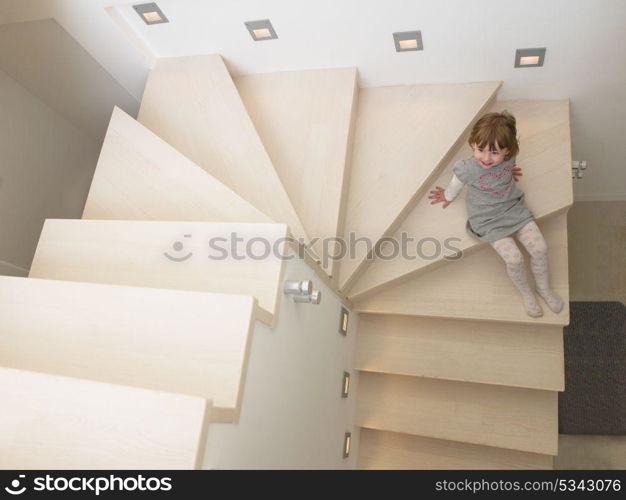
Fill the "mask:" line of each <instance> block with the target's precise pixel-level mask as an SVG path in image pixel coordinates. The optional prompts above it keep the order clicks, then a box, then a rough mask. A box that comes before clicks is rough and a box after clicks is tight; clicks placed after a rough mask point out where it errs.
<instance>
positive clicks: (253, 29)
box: [244, 19, 278, 42]
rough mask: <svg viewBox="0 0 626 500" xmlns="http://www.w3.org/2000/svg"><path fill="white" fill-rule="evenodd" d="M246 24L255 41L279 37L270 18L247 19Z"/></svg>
mask: <svg viewBox="0 0 626 500" xmlns="http://www.w3.org/2000/svg"><path fill="white" fill-rule="evenodd" d="M244 24H245V25H246V28H248V31H249V32H250V36H252V39H253V40H254V41H255V42H260V41H262V40H273V39H274V38H278V35H277V34H276V31H274V27H273V26H272V23H270V20H269V19H262V20H260V21H246V22H245V23H244Z"/></svg>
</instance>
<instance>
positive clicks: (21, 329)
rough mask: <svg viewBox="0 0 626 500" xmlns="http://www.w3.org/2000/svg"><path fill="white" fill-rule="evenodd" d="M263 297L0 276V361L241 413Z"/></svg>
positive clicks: (229, 414) (221, 413)
mask: <svg viewBox="0 0 626 500" xmlns="http://www.w3.org/2000/svg"><path fill="white" fill-rule="evenodd" d="M254 308H255V301H254V298H252V297H248V296H242V295H223V294H213V293H200V292H188V291H181V290H163V289H157V288H139V287H125V286H115V285H99V284H92V283H77V282H70V281H55V280H42V279H32V278H8V277H0V317H2V322H0V365H1V366H6V367H10V368H15V369H23V370H32V371H38V372H45V373H50V374H56V375H64V376H68V377H76V378H84V379H89V380H93V381H99V382H105V383H111V384H120V385H128V386H132V387H142V388H145V389H152V390H157V391H165V392H175V393H180V394H189V395H194V396H200V397H203V398H205V399H210V400H212V401H213V407H214V410H213V412H212V420H213V421H216V422H233V421H236V420H237V418H238V415H239V410H240V407H241V399H242V396H243V385H244V381H245V373H246V369H247V363H248V357H249V349H250V345H251V331H252V328H253V324H254V322H253V319H254V316H253V314H254Z"/></svg>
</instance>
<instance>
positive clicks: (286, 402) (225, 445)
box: [204, 260, 359, 469]
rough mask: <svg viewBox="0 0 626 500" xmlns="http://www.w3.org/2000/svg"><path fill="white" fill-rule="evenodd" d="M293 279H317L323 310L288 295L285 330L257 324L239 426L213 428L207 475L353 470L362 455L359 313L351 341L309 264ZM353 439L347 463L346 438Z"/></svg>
mask: <svg viewBox="0 0 626 500" xmlns="http://www.w3.org/2000/svg"><path fill="white" fill-rule="evenodd" d="M285 279H292V280H303V279H311V280H313V283H314V285H315V288H317V289H321V290H322V303H321V304H319V305H312V304H296V303H294V302H293V298H292V297H291V296H285V295H283V299H282V301H281V307H280V311H279V317H278V324H277V326H276V328H274V329H271V328H269V327H267V326H265V325H263V324H261V323H259V322H257V324H256V327H255V331H254V334H253V341H252V349H251V356H250V364H249V368H248V375H247V379H246V384H245V389H244V399H243V406H242V411H241V418H240V421H239V423H238V424H211V426H210V428H209V436H208V440H207V449H206V455H205V460H204V467H205V468H207V469H353V468H355V466H356V458H357V455H358V434H359V433H358V428H356V427H353V426H352V422H354V409H355V395H356V390H357V385H358V384H357V380H356V379H357V377H356V372H353V371H352V370H351V367H352V366H353V353H354V346H355V340H356V338H355V337H356V328H357V321H356V320H357V315H356V313H352V314H351V315H350V322H349V325H348V330H349V331H348V335H347V336H343V335H340V334H339V332H338V329H339V316H340V311H341V303H340V301H339V300H338V299H337V298H336V297H335V296H334V295H333V294H332V292H331V291H330V289H328V288H326V287H325V286H324V285H323V284H322V283H321V282H320V280H318V279H317V278H316V277H315V275H314V273H313V272H312V270H311V269H310V268H309V267H308V266H307V265H306V264H304V263H303V262H301V261H299V260H297V261H296V260H294V261H291V262H288V263H287V266H286V271H285ZM344 370H345V371H348V372H351V375H352V377H351V390H350V397H349V398H347V399H342V398H341V394H340V393H341V382H342V377H343V372H344ZM346 432H351V433H352V450H351V452H350V457H349V458H347V459H343V456H342V450H343V448H342V446H343V440H344V434H345V433H346Z"/></svg>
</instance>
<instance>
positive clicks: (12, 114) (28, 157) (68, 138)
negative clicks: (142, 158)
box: [0, 71, 99, 275]
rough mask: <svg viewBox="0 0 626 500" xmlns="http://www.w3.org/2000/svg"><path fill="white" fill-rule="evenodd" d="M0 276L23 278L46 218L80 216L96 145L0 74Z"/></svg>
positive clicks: (92, 170)
mask: <svg viewBox="0 0 626 500" xmlns="http://www.w3.org/2000/svg"><path fill="white" fill-rule="evenodd" d="M0 110H2V112H1V113H0V273H2V274H13V275H15V274H17V275H20V274H22V275H25V274H27V270H28V268H29V267H30V264H31V261H32V258H33V255H34V253H35V248H36V245H37V241H38V239H39V233H40V232H41V228H42V226H43V222H44V220H45V219H46V218H80V216H81V214H82V209H83V206H84V203H85V199H86V197H87V193H88V190H89V184H90V182H91V177H92V176H93V172H94V169H95V166H96V163H97V160H98V154H99V149H98V147H97V145H96V143H95V142H94V141H93V140H92V139H91V138H90V137H89V136H88V135H86V134H85V133H84V132H83V131H82V130H79V129H77V128H76V127H74V126H73V125H72V124H70V123H69V122H68V121H67V120H66V119H65V118H63V117H62V116H61V115H59V114H58V113H57V112H55V111H53V110H52V109H51V108H49V107H48V106H46V105H45V104H44V103H43V102H41V101H40V100H39V99H37V98H36V97H34V96H33V95H32V94H30V93H29V92H28V91H26V90H25V89H24V88H23V87H21V86H20V85H18V84H17V83H16V82H15V81H14V80H12V79H11V78H9V77H8V76H7V75H6V74H5V73H4V72H2V71H0Z"/></svg>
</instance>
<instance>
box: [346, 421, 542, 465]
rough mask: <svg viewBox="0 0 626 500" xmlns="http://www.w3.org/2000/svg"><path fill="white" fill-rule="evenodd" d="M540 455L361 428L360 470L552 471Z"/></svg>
mask: <svg viewBox="0 0 626 500" xmlns="http://www.w3.org/2000/svg"><path fill="white" fill-rule="evenodd" d="M552 462H553V457H552V456H551V455H540V454H538V453H527V452H523V451H515V450H506V449H503V448H493V447H490V446H478V445H474V444H467V443H459V442H455V441H446V440H443V439H432V438H424V437H419V436H412V435H409V434H399V433H395V432H383V431H376V430H372V429H361V433H360V439H359V460H358V468H359V469H405V470H407V469H417V470H420V469H422V470H423V469H426V470H437V469H443V470H449V469H468V470H477V469H478V470H481V469H483V470H487V469H496V470H497V469H552Z"/></svg>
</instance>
